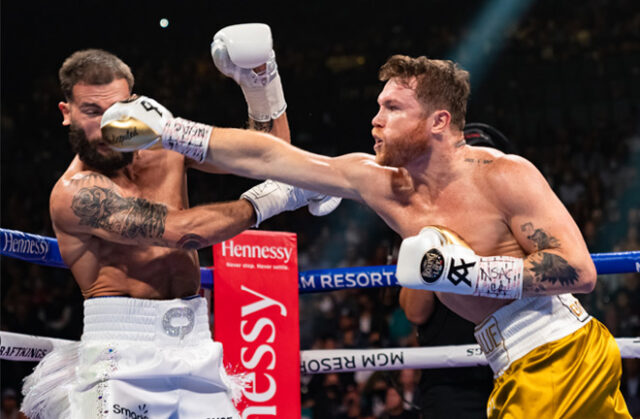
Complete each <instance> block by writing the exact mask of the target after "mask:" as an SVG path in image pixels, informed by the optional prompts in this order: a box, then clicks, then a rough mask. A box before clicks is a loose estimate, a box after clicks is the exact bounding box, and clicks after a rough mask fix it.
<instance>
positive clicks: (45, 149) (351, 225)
mask: <svg viewBox="0 0 640 419" xmlns="http://www.w3.org/2000/svg"><path fill="white" fill-rule="evenodd" d="M360 3H361V6H363V7H367V6H368V3H367V2H362V1H358V2H355V4H360ZM556 3H557V2H553V1H551V0H543V1H538V2H535V3H534V4H533V5H532V6H531V8H530V9H529V10H528V11H527V12H526V14H525V15H524V17H523V19H522V20H521V21H520V23H519V24H517V25H513V26H512V27H508V28H507V30H506V33H505V34H501V35H502V36H503V37H504V38H505V39H502V41H501V42H499V43H498V42H497V41H496V42H495V44H494V43H492V42H491V41H489V42H488V43H487V44H485V45H483V46H482V48H483V49H484V50H485V52H486V55H487V57H493V58H492V60H487V61H490V62H487V63H486V69H485V70H487V71H486V75H485V76H484V77H483V78H482V80H478V83H477V84H475V85H474V84H473V83H474V76H473V72H472V89H473V90H472V97H471V101H470V105H469V113H468V118H467V121H468V122H485V123H489V124H491V125H493V126H495V127H497V128H498V129H500V130H501V131H502V132H504V133H505V134H506V135H507V137H509V138H510V139H511V141H512V142H513V144H514V145H515V146H516V148H517V150H518V153H519V154H521V155H522V156H524V157H526V158H528V159H529V160H531V161H532V162H533V163H534V164H535V165H536V166H537V167H538V168H539V169H540V170H541V171H542V173H543V174H544V176H545V177H546V178H547V180H548V181H549V183H550V185H551V186H552V187H553V189H554V190H555V192H556V193H557V194H558V196H559V197H560V199H561V200H562V201H563V203H564V204H565V205H566V206H567V208H568V209H569V211H570V212H571V214H572V215H573V217H574V218H575V220H576V221H577V223H578V225H579V226H580V228H581V230H582V233H583V235H584V237H585V239H586V241H587V244H588V246H589V249H590V251H591V252H592V253H597V252H614V251H628V250H640V243H639V240H640V239H639V238H638V233H640V176H639V173H638V171H639V170H640V107H639V106H640V9H638V7H637V4H635V3H636V2H635V1H634V0H627V1H625V0H586V1H584V2H581V3H580V6H579V7H565V8H559V7H557V4H556ZM331 4H333V3H331ZM429 4H430V8H429V10H440V11H441V12H442V13H439V14H438V16H439V17H442V19H437V20H435V21H431V22H429V23H428V24H426V23H425V22H424V20H425V16H424V14H423V13H415V14H410V15H407V14H406V11H400V10H395V9H390V10H389V11H388V14H387V15H386V16H385V17H384V18H381V19H386V22H387V23H388V25H387V26H385V27H384V30H383V29H381V28H380V27H375V26H373V25H366V24H363V23H365V22H364V19H365V18H364V17H363V16H353V12H350V13H348V12H347V11H346V10H345V9H341V8H337V7H335V8H332V9H331V10H330V11H328V10H326V6H324V5H323V3H322V2H318V3H311V4H308V3H304V6H303V3H299V5H290V6H289V8H290V9H296V8H300V10H289V11H288V13H291V14H295V13H299V16H301V21H300V24H306V25H308V26H307V27H306V28H307V30H308V33H307V35H305V36H301V35H300V34H299V31H300V29H299V27H294V26H293V25H291V24H287V23H286V22H284V21H278V20H274V22H270V23H271V25H272V29H273V32H274V42H275V45H274V47H275V49H276V54H277V60H278V63H279V67H280V73H281V75H282V79H283V84H284V90H285V96H286V98H287V102H288V105H289V108H288V115H289V120H290V124H291V127H292V137H293V143H294V144H296V145H298V146H300V147H302V148H305V149H309V150H312V151H315V152H320V153H323V154H327V155H338V154H342V153H346V152H352V151H364V152H372V145H373V143H372V140H371V138H370V135H369V130H370V120H371V118H372V117H373V115H374V114H375V111H376V103H375V97H376V95H377V94H378V92H379V90H380V88H381V84H380V83H379V82H378V81H377V77H376V74H377V68H378V67H379V66H380V65H381V64H382V63H383V62H384V61H385V60H386V58H387V57H388V56H390V55H392V54H394V53H405V54H409V55H428V56H430V57H437V58H445V57H448V56H449V55H450V53H451V51H452V50H454V47H455V46H456V45H457V44H458V43H459V42H461V40H462V39H463V38H464V35H465V31H464V30H463V29H461V28H462V27H463V25H464V24H465V22H466V21H468V20H469V19H471V16H473V14H474V13H477V10H475V9H474V10H466V11H459V10H456V9H455V7H456V6H455V2H450V1H444V0H436V1H431V2H429ZM303 8H304V10H302V9H303ZM458 8H459V7H458ZM329 12H330V13H331V19H332V20H333V22H334V24H333V25H332V33H331V34H324V33H322V31H319V30H318V27H319V25H320V24H321V23H320V21H322V19H316V16H327V14H328V13H329ZM447 12H450V15H448V16H446V18H444V17H443V16H444V15H446V13H447ZM402 15H405V16H402ZM441 15H442V16H441ZM399 17H403V19H400V18H399ZM397 22H402V23H397ZM358 25H359V26H358ZM3 42H5V41H3ZM163 42H165V47H166V50H167V51H173V50H180V51H181V57H180V59H179V60H178V59H176V58H175V57H173V56H170V55H169V54H159V53H157V52H156V53H151V52H149V51H148V50H145V49H142V48H141V47H140V45H139V44H137V43H129V44H123V45H120V46H118V47H117V48H110V49H111V51H112V52H115V53H116V54H118V55H119V56H121V57H122V58H123V59H124V60H125V61H126V62H127V63H129V65H130V66H131V67H132V69H133V71H134V74H135V76H136V87H135V89H134V90H135V91H136V92H138V93H141V94H145V95H148V96H151V97H154V98H155V99H157V100H158V101H159V102H161V103H163V104H164V105H166V106H167V107H168V108H169V109H171V110H172V111H173V113H174V115H179V116H184V117H187V118H190V119H194V120H200V121H207V122H210V123H213V124H218V125H224V126H243V125H244V124H245V122H246V106H245V105H244V102H243V98H242V95H241V93H240V90H239V89H238V88H237V86H235V85H234V84H233V82H232V81H230V80H228V79H225V78H224V77H223V76H221V75H220V74H218V73H217V72H216V70H215V69H214V67H213V65H212V63H211V61H210V57H209V56H208V51H207V49H206V45H207V44H206V39H205V42H200V43H198V45H197V47H196V46H194V45H193V44H189V45H185V44H182V43H183V42H185V39H182V38H177V39H174V38H171V37H169V36H167V37H166V38H164V39H163ZM202 45H204V48H203V47H202ZM92 46H97V47H100V45H92ZM105 48H106V47H105ZM107 49H109V48H107ZM70 52H72V51H65V52H63V53H61V55H60V56H59V57H57V59H58V62H57V66H59V65H60V64H61V62H62V60H63V59H64V58H65V56H66V55H68V53H70ZM490 53H491V54H490ZM3 65H4V64H3ZM49 70H51V69H49ZM56 70H57V67H55V69H54V70H53V71H47V72H44V71H42V72H40V73H35V74H33V77H32V78H31V79H29V80H27V81H22V83H23V84H24V86H22V87H23V88H22V89H20V90H18V89H15V88H14V87H12V86H7V83H6V81H5V83H4V85H3V92H2V113H1V135H2V166H1V175H2V176H1V182H2V184H1V187H2V202H1V211H2V220H1V225H2V227H3V228H10V229H15V230H21V231H25V232H30V233H36V234H42V235H46V236H53V231H52V228H51V222H50V218H49V215H48V196H49V192H50V190H51V188H52V187H53V184H54V183H55V181H56V180H57V179H58V177H59V176H60V175H61V174H62V172H63V171H64V170H65V169H66V167H67V165H68V163H69V162H70V160H71V158H72V155H71V152H70V150H69V146H68V143H67V140H66V137H67V133H66V129H65V128H63V127H62V126H61V117H60V114H59V111H58V110H57V107H56V104H57V103H58V101H60V100H61V99H62V95H61V93H60V90H59V87H58V82H57V74H56ZM255 183H256V182H255V181H252V180H247V179H241V178H238V177H235V176H230V175H217V176H214V175H207V174H201V173H196V172H193V173H190V174H189V184H190V185H189V186H190V201H191V203H192V204H193V205H195V204H198V203H204V202H212V201H220V200H228V199H235V198H236V197H237V196H238V195H239V194H240V193H241V192H242V191H243V190H244V189H246V188H247V187H249V186H251V185H253V184H255ZM523 187H525V188H526V185H523ZM262 228H264V229H267V230H282V231H293V232H296V233H297V234H298V243H299V257H300V258H299V268H300V270H307V269H319V268H332V267H346V266H367V265H386V264H393V263H395V255H396V252H397V248H398V246H399V238H398V237H397V236H396V235H395V233H393V232H392V231H391V230H389V228H388V227H386V226H385V224H384V223H383V222H382V221H381V220H380V219H378V218H377V216H376V215H375V214H374V213H373V212H372V211H370V210H369V209H367V208H365V207H363V206H361V205H359V204H357V203H353V202H343V204H342V205H341V206H340V207H339V208H338V209H337V210H336V211H335V212H334V213H333V214H331V215H329V216H327V217H325V218H324V219H316V218H313V217H311V216H310V215H309V214H307V213H306V211H303V210H301V211H297V212H295V213H287V214H284V215H281V216H278V217H276V218H274V219H272V220H269V221H267V222H265V223H264V224H263V226H262ZM210 253H211V251H210V249H205V250H202V251H200V256H201V265H203V266H206V265H210V264H211V263H212V262H211V255H210ZM1 274H2V277H1V278H2V281H1V291H2V294H1V298H2V302H1V315H2V317H1V324H0V327H1V328H2V330H6V331H14V332H19V333H28V334H36V335H44V336H52V337H61V338H67V339H77V338H78V337H79V336H80V334H81V330H82V297H81V295H80V293H79V291H78V288H77V286H76V285H75V283H74V281H73V279H72V278H71V276H70V274H69V272H68V271H66V270H62V269H55V268H44V267H41V266H38V265H33V264H27V263H23V262H19V261H15V260H10V259H6V258H3V259H2V266H1ZM578 297H579V298H580V300H581V301H582V303H583V304H584V305H585V308H586V309H587V311H588V312H589V313H591V314H592V315H593V316H595V317H597V318H598V319H600V320H601V321H603V322H604V323H605V325H606V326H607V327H608V328H609V330H610V331H611V332H612V333H613V335H614V336H618V337H632V336H639V335H640V278H639V275H638V274H624V275H603V276H600V277H599V281H598V284H597V287H596V289H595V291H594V292H592V293H591V294H588V295H579V296H578ZM300 335H301V348H302V349H334V348H381V347H399V346H400V347H404V346H417V342H416V337H415V327H414V326H413V325H412V324H410V323H409V322H408V321H407V319H406V317H405V316H404V313H403V312H402V310H401V309H400V308H399V306H398V290H397V289H396V288H379V289H367V290H346V291H338V292H331V293H322V294H311V295H301V296H300ZM639 361H640V360H638V359H625V360H623V364H624V375H623V381H622V386H623V393H624V394H625V397H626V401H627V403H628V405H629V408H630V410H631V411H632V414H634V415H640V389H639V385H638V382H639V379H640V372H639V368H638V366H639ZM31 368H33V364H32V363H18V362H6V361H2V377H1V378H2V381H1V386H2V409H1V413H0V415H1V416H0V417H1V418H5V417H7V418H11V417H13V416H11V415H12V413H11V412H12V411H14V410H15V407H12V406H15V405H17V404H18V403H19V401H20V399H21V398H20V395H19V390H20V388H21V379H22V377H24V376H25V375H26V374H28V372H29V371H30V369H31ZM419 376H420V371H419V370H404V371H397V372H393V373H391V372H384V373H381V372H376V373H355V374H325V375H312V376H303V377H302V383H301V396H302V406H303V412H302V416H303V417H304V418H313V419H322V418H418V417H420V416H419V412H420V403H421V400H420V392H419V390H418V387H417V383H418V380H419Z"/></svg>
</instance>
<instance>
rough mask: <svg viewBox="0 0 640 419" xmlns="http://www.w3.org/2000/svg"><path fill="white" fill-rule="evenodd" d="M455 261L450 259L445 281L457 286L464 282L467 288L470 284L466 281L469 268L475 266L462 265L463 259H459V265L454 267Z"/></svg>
mask: <svg viewBox="0 0 640 419" xmlns="http://www.w3.org/2000/svg"><path fill="white" fill-rule="evenodd" d="M454 262H455V260H454V259H453V258H451V266H450V267H449V275H447V279H448V280H449V281H451V283H452V284H453V285H458V284H459V283H461V282H464V283H465V284H467V285H468V286H471V282H470V281H469V280H468V279H467V277H468V276H469V268H473V267H474V266H475V264H476V263H475V262H470V263H464V259H460V264H459V265H454Z"/></svg>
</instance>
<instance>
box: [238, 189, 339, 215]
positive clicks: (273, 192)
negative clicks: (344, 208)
mask: <svg viewBox="0 0 640 419" xmlns="http://www.w3.org/2000/svg"><path fill="white" fill-rule="evenodd" d="M240 198H244V199H246V200H247V201H249V202H251V205H253V208H254V209H255V211H256V224H255V226H254V227H258V225H260V223H261V222H263V221H264V220H266V219H268V218H271V217H273V216H274V215H277V214H280V213H281V212H285V211H293V210H296V209H298V208H300V207H303V206H305V205H309V212H311V214H313V215H316V216H322V215H327V214H329V213H330V212H331V211H333V210H334V209H336V207H337V206H338V204H339V203H340V201H341V198H335V197H327V195H324V194H320V193H317V192H313V191H308V190H306V189H302V188H297V187H295V186H291V185H287V184H286V183H282V182H277V181H275V180H266V181H264V182H262V183H260V184H258V185H256V186H254V187H253V188H251V189H249V190H248V191H246V192H245V193H243V194H242V195H240ZM326 198H332V199H330V200H327V199H326ZM328 202H330V204H328ZM323 204H324V205H323ZM312 208H314V209H313V210H312Z"/></svg>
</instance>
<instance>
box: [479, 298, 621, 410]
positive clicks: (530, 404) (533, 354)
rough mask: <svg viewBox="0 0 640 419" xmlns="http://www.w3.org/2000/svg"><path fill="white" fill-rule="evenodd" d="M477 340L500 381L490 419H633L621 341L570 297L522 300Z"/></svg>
mask: <svg viewBox="0 0 640 419" xmlns="http://www.w3.org/2000/svg"><path fill="white" fill-rule="evenodd" d="M475 335H476V340H478V343H479V344H480V346H481V347H482V349H483V351H484V352H485V354H486V356H487V359H488V361H489V365H490V366H491V368H492V369H493V371H494V374H495V381H494V388H493V391H492V393H491V396H490V397H489V401H488V403H487V416H488V417H489V418H490V419H494V418H517V419H526V418H535V419H547V418H558V419H560V418H562V419H565V418H580V419H588V418H594V419H595V418H631V416H630V415H629V412H628V410H627V407H626V404H625V402H624V399H623V397H622V394H621V393H620V376H621V374H622V366H621V360H620V350H619V349H618V346H617V344H616V342H615V339H614V338H613V336H611V333H609V331H608V330H607V329H606V328H605V327H604V325H602V323H600V322H599V321H597V320H595V319H592V318H591V316H589V315H588V314H587V313H586V311H585V310H584V309H583V308H582V306H581V305H580V303H579V302H578V300H576V299H575V298H574V297H573V296H571V295H570V294H565V295H557V296H549V297H533V298H523V299H521V300H516V301H514V302H513V303H511V304H509V305H507V306H505V307H502V308H500V309H499V310H497V311H496V312H495V313H493V314H492V315H491V316H489V317H487V319H485V320H484V321H483V322H482V323H481V324H479V325H478V326H477V327H476V332H475Z"/></svg>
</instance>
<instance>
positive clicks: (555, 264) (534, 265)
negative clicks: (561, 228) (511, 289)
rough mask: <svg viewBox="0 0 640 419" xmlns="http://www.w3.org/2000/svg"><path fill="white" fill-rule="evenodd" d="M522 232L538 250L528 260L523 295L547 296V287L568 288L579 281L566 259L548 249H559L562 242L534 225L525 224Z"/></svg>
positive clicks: (524, 273)
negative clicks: (557, 284) (558, 284)
mask: <svg viewBox="0 0 640 419" xmlns="http://www.w3.org/2000/svg"><path fill="white" fill-rule="evenodd" d="M520 228H521V230H522V231H523V232H524V233H525V234H526V235H527V239H529V240H531V241H532V242H533V243H534V244H535V245H536V248H537V253H535V254H532V255H531V256H529V257H528V258H527V262H526V263H525V265H524V272H523V287H522V291H523V294H526V293H529V294H545V291H546V290H547V286H548V285H549V284H550V285H555V284H556V283H560V285H561V286H563V287H566V286H570V285H573V284H574V283H576V282H577V281H578V273H577V272H576V270H575V268H574V267H573V266H571V265H570V264H569V263H568V262H567V261H566V259H564V258H563V257H562V256H559V255H556V254H554V253H549V252H544V251H543V250H546V249H557V248H559V247H560V242H559V241H558V239H556V238H555V237H553V236H551V235H549V234H547V232H545V231H544V230H543V229H541V228H537V229H534V227H533V224H532V223H526V224H523V225H522V226H521V227H520Z"/></svg>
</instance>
